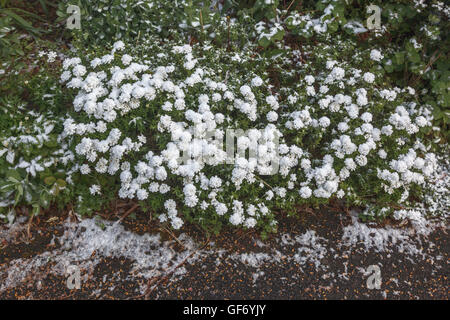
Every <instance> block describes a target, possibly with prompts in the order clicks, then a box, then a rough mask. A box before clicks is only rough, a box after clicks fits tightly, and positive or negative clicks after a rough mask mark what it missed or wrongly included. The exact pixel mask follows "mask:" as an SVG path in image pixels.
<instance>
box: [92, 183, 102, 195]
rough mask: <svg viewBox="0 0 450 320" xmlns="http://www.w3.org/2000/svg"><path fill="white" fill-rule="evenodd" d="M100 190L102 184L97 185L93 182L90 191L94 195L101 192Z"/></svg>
mask: <svg viewBox="0 0 450 320" xmlns="http://www.w3.org/2000/svg"><path fill="white" fill-rule="evenodd" d="M100 190H101V188H100V186H99V185H96V184H93V185H92V186H91V187H90V188H89V192H90V193H91V194H92V195H93V196H94V195H97V194H100Z"/></svg>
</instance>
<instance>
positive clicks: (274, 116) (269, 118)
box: [267, 111, 278, 122]
mask: <svg viewBox="0 0 450 320" xmlns="http://www.w3.org/2000/svg"><path fill="white" fill-rule="evenodd" d="M277 120H278V113H276V112H275V111H269V112H268V113H267V121H269V122H275V121H277Z"/></svg>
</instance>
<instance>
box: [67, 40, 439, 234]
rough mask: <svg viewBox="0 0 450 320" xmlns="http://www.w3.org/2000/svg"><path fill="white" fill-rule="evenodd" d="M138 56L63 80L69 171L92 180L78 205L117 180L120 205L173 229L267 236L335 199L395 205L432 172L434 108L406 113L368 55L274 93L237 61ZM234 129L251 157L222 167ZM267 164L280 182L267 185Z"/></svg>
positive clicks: (111, 58)
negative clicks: (188, 225)
mask: <svg viewBox="0 0 450 320" xmlns="http://www.w3.org/2000/svg"><path fill="white" fill-rule="evenodd" d="M142 48H144V49H145V50H143V52H145V51H147V52H151V55H150V54H148V53H147V54H143V55H139V54H136V55H135V54H133V50H132V49H129V48H128V47H127V46H126V45H125V44H124V43H123V42H116V43H115V44H114V47H113V49H112V51H111V52H109V53H107V54H105V55H103V56H101V57H95V58H90V59H86V60H85V61H83V60H82V59H80V58H77V57H75V58H69V59H66V60H65V61H64V63H63V69H64V70H63V72H62V76H61V81H62V82H64V83H66V86H67V87H68V88H70V89H73V90H74V92H75V93H76V95H75V98H74V100H73V107H74V112H73V113H72V114H71V115H70V116H69V117H67V118H66V119H65V120H64V135H65V137H66V138H69V139H71V145H72V147H73V150H74V151H75V154H76V163H77V164H76V165H75V166H74V168H73V170H74V171H77V172H78V174H79V176H80V177H81V179H82V180H80V181H84V182H86V183H87V182H88V181H90V184H89V185H86V186H83V185H80V186H77V189H79V190H82V188H84V187H86V189H88V190H87V191H85V192H84V193H83V192H82V191H80V194H81V197H80V198H79V200H80V202H83V201H85V200H86V198H90V197H92V198H94V199H95V197H98V195H99V194H102V193H103V189H104V188H109V190H111V188H112V186H114V185H116V181H117V182H118V187H117V188H116V189H115V190H114V192H117V194H118V196H119V197H120V198H123V199H137V200H139V201H140V202H141V203H142V204H143V205H145V204H146V205H147V206H149V207H150V208H151V210H153V211H154V212H156V213H157V214H158V215H159V219H160V220H161V221H162V222H168V223H170V224H171V225H172V227H174V228H175V229H178V228H180V227H181V226H182V225H183V223H184V222H185V221H186V220H188V221H195V222H198V223H200V224H202V225H209V224H213V225H214V226H215V227H217V226H220V224H221V223H222V222H228V223H231V224H232V225H235V226H243V227H246V228H253V227H255V226H261V227H264V228H265V229H266V230H271V229H273V228H275V227H276V217H275V210H276V209H283V208H284V209H286V208H289V207H290V206H291V205H293V204H296V203H310V204H314V203H320V202H328V201H330V200H331V199H333V198H341V199H345V200H348V201H349V202H352V203H356V204H359V205H363V204H364V205H367V204H370V203H371V201H372V200H371V199H370V198H369V196H370V195H371V194H373V193H375V194H379V195H380V196H379V199H378V201H381V202H383V203H389V202H397V203H398V202H402V201H405V200H406V199H407V198H408V197H409V192H410V190H411V188H413V189H414V188H416V186H418V187H420V186H421V185H423V184H424V183H425V181H426V178H427V177H428V176H430V175H431V174H432V173H433V170H434V166H435V163H436V158H435V156H434V154H432V153H430V152H429V147H428V146H427V145H426V143H425V141H423V137H424V134H423V133H422V130H424V129H425V128H429V127H430V126H431V120H432V115H431V111H430V110H429V108H428V107H427V106H422V105H418V104H417V103H416V102H413V101H414V97H413V95H414V90H413V89H411V88H404V89H400V88H397V87H394V88H389V87H387V86H386V85H385V84H384V83H383V82H382V80H381V79H380V78H379V74H380V73H379V68H380V65H379V63H380V62H379V60H380V59H381V58H380V56H381V55H382V54H381V53H380V52H377V51H376V50H372V51H371V52H363V53H361V54H360V57H359V59H362V56H365V57H366V59H367V61H369V62H368V63H367V64H366V67H365V69H364V70H361V69H359V68H357V67H355V66H354V65H352V64H351V63H348V62H339V61H336V60H334V59H331V57H330V56H329V54H327V53H326V52H325V53H324V54H323V55H322V56H321V58H320V59H322V61H320V63H317V62H316V64H315V65H312V64H311V65H308V66H304V67H301V68H298V69H297V70H294V71H293V73H294V74H296V75H298V76H299V77H300V81H299V82H297V83H296V85H294V86H293V87H281V88H280V89H279V92H278V93H275V92H273V90H272V87H271V86H268V84H267V82H266V80H263V79H265V78H266V75H264V74H260V75H259V76H258V71H257V70H256V69H255V72H252V65H251V64H250V63H249V62H248V61H249V59H248V56H246V55H247V53H245V52H242V53H241V54H239V53H232V54H229V53H227V52H225V51H221V50H215V51H214V52H210V50H209V48H208V47H206V48H201V47H198V46H196V47H191V46H189V45H173V44H171V45H164V46H161V47H160V46H158V45H157V44H155V43H154V42H148V43H146V44H145V45H144V46H143V47H142ZM135 52H137V51H135ZM223 61H226V62H225V63H224V62H223ZM243 66H245V67H246V68H243ZM322 66H323V67H322ZM244 69H245V70H244ZM230 129H233V130H242V131H244V132H245V135H242V136H239V137H237V146H238V149H241V150H245V149H249V150H256V153H255V154H256V156H254V157H252V156H251V153H249V154H250V157H246V156H245V154H239V153H238V154H237V155H232V156H233V157H232V158H231V159H230V154H228V153H227V152H226V150H225V149H224V147H223V145H221V144H220V143H218V141H219V142H220V141H223V138H224V137H225V136H226V133H227V131H228V130H230ZM212 136H214V137H215V138H217V139H211V137H212ZM275 136H277V137H279V138H280V144H279V145H276V144H274V142H273V139H274V137H275ZM233 141H234V137H233ZM233 144H234V142H233ZM255 154H254V155H255ZM274 161H276V162H277V164H278V165H277V169H278V171H277V173H276V174H272V175H267V174H268V173H269V172H271V171H270V165H269V163H271V162H274ZM84 177H86V178H84Z"/></svg>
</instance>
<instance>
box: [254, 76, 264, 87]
mask: <svg viewBox="0 0 450 320" xmlns="http://www.w3.org/2000/svg"><path fill="white" fill-rule="evenodd" d="M262 84H263V81H262V79H261V78H260V77H254V78H253V79H252V86H253V87H259V86H261V85H262Z"/></svg>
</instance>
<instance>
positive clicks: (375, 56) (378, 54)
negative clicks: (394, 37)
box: [370, 49, 383, 61]
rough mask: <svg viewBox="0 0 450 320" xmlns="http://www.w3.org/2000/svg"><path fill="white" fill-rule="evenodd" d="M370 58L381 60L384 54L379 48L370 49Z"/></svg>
mask: <svg viewBox="0 0 450 320" xmlns="http://www.w3.org/2000/svg"><path fill="white" fill-rule="evenodd" d="M370 59H372V60H374V61H381V59H383V55H382V54H381V52H380V51H378V50H377V49H372V51H370Z"/></svg>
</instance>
